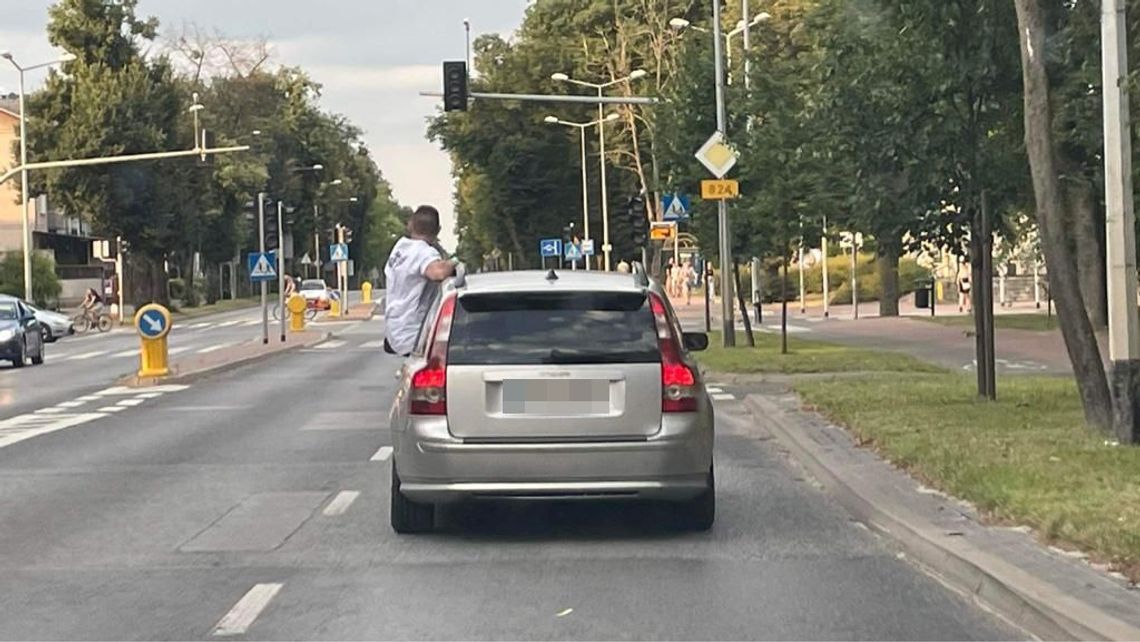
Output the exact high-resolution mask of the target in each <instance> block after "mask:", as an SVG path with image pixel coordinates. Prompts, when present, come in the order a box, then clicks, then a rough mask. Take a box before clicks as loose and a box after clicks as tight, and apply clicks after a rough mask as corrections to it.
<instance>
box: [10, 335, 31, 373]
mask: <svg viewBox="0 0 1140 642" xmlns="http://www.w3.org/2000/svg"><path fill="white" fill-rule="evenodd" d="M26 365H28V343H27V342H26V341H21V342H20V354H19V356H17V357H16V358H15V359H12V367H13V368H23V367H24V366H26Z"/></svg>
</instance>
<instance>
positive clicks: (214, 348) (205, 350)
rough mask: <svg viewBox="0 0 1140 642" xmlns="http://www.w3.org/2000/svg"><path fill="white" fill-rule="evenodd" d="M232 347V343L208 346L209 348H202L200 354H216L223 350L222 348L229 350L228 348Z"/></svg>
mask: <svg viewBox="0 0 1140 642" xmlns="http://www.w3.org/2000/svg"><path fill="white" fill-rule="evenodd" d="M232 345H233V344H232V343H219V344H218V345H213V346H207V347H205V348H202V349H201V350H199V351H198V354H209V353H211V352H215V351H217V350H221V349H222V348H228V347H230V346H232Z"/></svg>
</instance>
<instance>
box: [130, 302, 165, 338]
mask: <svg viewBox="0 0 1140 642" xmlns="http://www.w3.org/2000/svg"><path fill="white" fill-rule="evenodd" d="M135 325H136V326H137V328H138V331H139V336H141V337H142V338H144V339H148V340H151V341H154V340H157V339H161V338H163V337H165V336H166V335H167V334H168V333H169V332H170V312H169V311H167V309H166V308H164V307H162V306H161V305H157V304H154V303H152V304H150V305H144V306H143V307H142V308H140V309H139V311H138V313H137V315H136V317H135Z"/></svg>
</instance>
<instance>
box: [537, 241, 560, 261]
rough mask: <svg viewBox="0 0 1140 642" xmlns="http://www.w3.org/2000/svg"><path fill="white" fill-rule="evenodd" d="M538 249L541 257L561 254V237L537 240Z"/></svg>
mask: <svg viewBox="0 0 1140 642" xmlns="http://www.w3.org/2000/svg"><path fill="white" fill-rule="evenodd" d="M538 249H539V251H541V252H542V257H543V258H546V257H548V256H562V239H543V240H541V241H539V243H538Z"/></svg>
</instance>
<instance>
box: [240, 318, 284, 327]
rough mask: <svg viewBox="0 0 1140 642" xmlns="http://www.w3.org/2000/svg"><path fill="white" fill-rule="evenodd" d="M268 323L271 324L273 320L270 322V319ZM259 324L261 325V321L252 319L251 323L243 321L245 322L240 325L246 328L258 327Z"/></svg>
mask: <svg viewBox="0 0 1140 642" xmlns="http://www.w3.org/2000/svg"><path fill="white" fill-rule="evenodd" d="M269 322H270V324H272V323H273V320H272V319H270V321H269ZM260 323H261V319H253V320H252V321H245V322H243V323H242V325H243V326H247V325H259V324H260ZM279 323H280V322H279Z"/></svg>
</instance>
